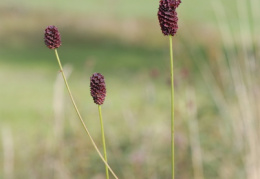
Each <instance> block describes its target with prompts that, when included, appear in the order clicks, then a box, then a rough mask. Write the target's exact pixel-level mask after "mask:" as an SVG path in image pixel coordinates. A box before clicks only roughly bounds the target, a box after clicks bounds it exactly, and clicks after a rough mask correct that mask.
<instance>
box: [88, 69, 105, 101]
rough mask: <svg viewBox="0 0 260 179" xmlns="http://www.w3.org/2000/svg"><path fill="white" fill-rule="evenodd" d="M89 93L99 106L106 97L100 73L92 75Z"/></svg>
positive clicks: (103, 80)
mask: <svg viewBox="0 0 260 179" xmlns="http://www.w3.org/2000/svg"><path fill="white" fill-rule="evenodd" d="M90 93H91V96H92V97H93V100H94V102H95V103H96V104H98V105H101V104H103V103H104V101H105V97H106V84H105V79H104V76H103V75H101V74H100V73H94V74H93V75H92V76H91V77H90Z"/></svg>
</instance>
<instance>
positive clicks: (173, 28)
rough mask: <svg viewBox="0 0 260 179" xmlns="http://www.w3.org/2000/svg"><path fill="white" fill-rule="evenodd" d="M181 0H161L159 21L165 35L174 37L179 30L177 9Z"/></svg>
mask: <svg viewBox="0 0 260 179" xmlns="http://www.w3.org/2000/svg"><path fill="white" fill-rule="evenodd" d="M180 3H181V0H160V4H159V10H158V13H157V15H158V20H159V23H160V26H161V30H162V33H163V34H164V35H171V36H174V35H175V34H176V32H177V30H178V15H177V12H176V8H177V7H178V6H179V5H180Z"/></svg>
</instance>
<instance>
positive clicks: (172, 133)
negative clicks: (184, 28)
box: [169, 35, 174, 179]
mask: <svg viewBox="0 0 260 179" xmlns="http://www.w3.org/2000/svg"><path fill="white" fill-rule="evenodd" d="M169 37H170V56H171V58H170V62H171V149H172V179H174V73H173V52H172V36H171V35H170V36H169Z"/></svg>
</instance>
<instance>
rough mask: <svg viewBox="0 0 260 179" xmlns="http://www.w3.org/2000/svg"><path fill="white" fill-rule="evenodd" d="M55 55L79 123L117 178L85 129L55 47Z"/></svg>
mask: <svg viewBox="0 0 260 179" xmlns="http://www.w3.org/2000/svg"><path fill="white" fill-rule="evenodd" d="M55 55H56V57H57V61H58V63H59V66H60V71H61V74H62V77H63V79H64V82H65V85H66V87H67V90H68V92H69V95H70V99H71V101H72V103H73V106H74V108H75V110H76V112H77V115H78V117H79V119H80V121H81V124H82V125H83V127H84V129H85V131H86V133H87V134H88V136H89V139H90V141H91V143H92V144H93V146H94V148H95V149H96V151H97V153H98V155H99V156H100V158H101V159H102V160H103V162H104V163H105V165H106V167H107V168H108V169H109V170H110V172H111V173H112V175H113V176H114V177H115V178H116V179H118V177H117V176H116V174H115V173H114V172H113V170H112V169H111V168H110V166H109V165H108V163H107V162H106V160H105V159H104V157H103V156H102V154H101V152H100V151H99V150H98V148H97V145H96V144H95V142H94V140H93V138H92V137H91V135H90V133H89V131H88V129H87V127H86V125H85V123H84V121H83V119H82V117H81V115H80V113H79V110H78V108H77V105H76V103H75V101H74V98H73V96H72V93H71V91H70V88H69V85H68V82H67V80H66V76H65V74H64V72H63V68H62V65H61V62H60V58H59V55H58V51H57V49H55Z"/></svg>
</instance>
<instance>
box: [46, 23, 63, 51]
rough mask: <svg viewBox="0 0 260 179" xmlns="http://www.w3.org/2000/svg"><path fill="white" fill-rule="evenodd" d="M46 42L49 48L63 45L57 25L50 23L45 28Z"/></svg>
mask: <svg viewBox="0 0 260 179" xmlns="http://www.w3.org/2000/svg"><path fill="white" fill-rule="evenodd" d="M44 42H45V45H46V46H47V47H48V48H49V49H55V48H59V46H61V39H60V33H59V31H58V28H57V27H55V26H53V25H50V26H48V27H47V28H46V29H45V33H44Z"/></svg>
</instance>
